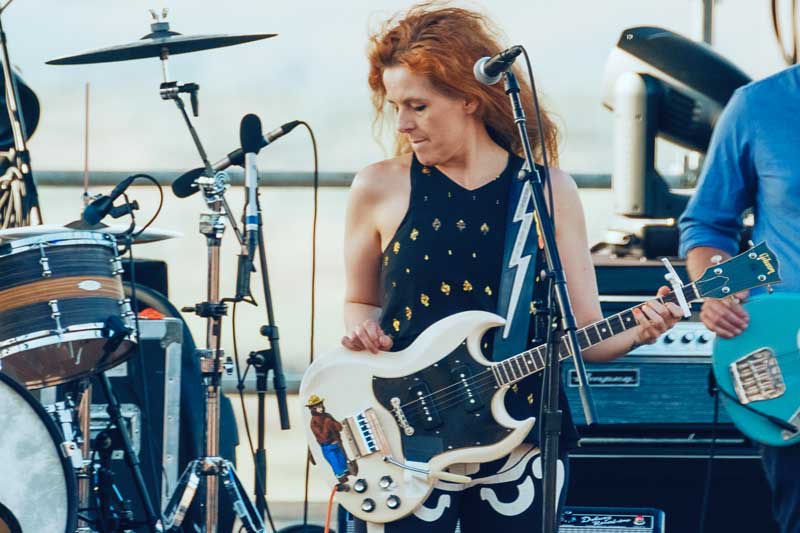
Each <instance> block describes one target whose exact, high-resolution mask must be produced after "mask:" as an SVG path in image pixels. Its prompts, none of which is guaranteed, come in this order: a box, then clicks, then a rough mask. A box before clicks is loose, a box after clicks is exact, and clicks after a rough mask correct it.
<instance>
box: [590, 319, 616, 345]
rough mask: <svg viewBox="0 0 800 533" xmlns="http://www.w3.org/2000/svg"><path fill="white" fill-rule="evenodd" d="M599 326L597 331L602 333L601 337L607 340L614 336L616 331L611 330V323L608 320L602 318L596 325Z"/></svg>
mask: <svg viewBox="0 0 800 533" xmlns="http://www.w3.org/2000/svg"><path fill="white" fill-rule="evenodd" d="M594 327H595V328H597V332H598V333H599V334H600V339H602V340H606V339H610V338H611V337H613V336H614V333H613V332H612V331H611V324H609V323H608V321H607V320H601V321H600V322H598V323H597V324H595V326H594Z"/></svg>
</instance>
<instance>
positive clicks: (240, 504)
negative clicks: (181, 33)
mask: <svg viewBox="0 0 800 533" xmlns="http://www.w3.org/2000/svg"><path fill="white" fill-rule="evenodd" d="M168 56H169V52H168V51H167V50H166V49H164V50H163V51H162V54H161V62H162V71H163V74H164V82H163V83H162V84H161V87H160V94H161V98H162V99H164V100H172V101H173V102H175V105H176V106H177V107H178V110H179V111H180V112H181V115H182V116H183V119H184V121H185V122H186V125H187V127H188V128H189V132H190V134H191V135H192V139H193V141H194V143H195V146H196V147H197V151H198V153H199V154H200V158H201V159H202V161H203V166H204V168H205V175H204V176H202V177H200V178H198V179H197V183H198V186H199V187H200V189H201V190H202V192H203V196H204V198H205V201H206V205H207V207H208V209H209V211H208V212H206V213H203V214H201V216H200V224H199V225H200V233H201V234H203V235H205V237H206V246H207V248H208V283H207V300H206V301H205V302H201V303H199V304H197V305H195V306H194V307H190V308H185V309H183V310H184V311H191V312H194V313H195V314H197V315H198V316H200V317H203V318H205V319H206V320H207V327H206V348H205V349H201V350H197V354H198V355H199V356H200V372H201V375H202V376H203V385H204V391H205V405H206V417H205V432H204V439H205V455H204V456H203V457H200V458H197V459H194V460H193V461H191V462H190V463H189V464H188V465H187V467H186V469H185V470H184V473H183V474H182V475H181V479H180V481H179V483H178V487H177V488H176V490H175V492H174V493H173V496H172V498H171V499H170V503H169V505H168V506H167V509H166V511H165V518H164V523H163V524H162V526H164V528H165V530H169V529H171V528H173V527H178V526H180V525H181V524H182V522H183V520H184V518H185V515H186V512H187V511H188V509H189V506H190V505H191V502H192V500H193V499H194V495H195V492H196V490H197V488H198V486H199V485H200V484H201V482H202V484H203V485H204V487H203V488H204V490H205V498H204V502H203V503H202V505H201V511H202V512H201V516H202V517H203V529H202V531H203V532H204V533H216V531H217V524H218V522H219V513H218V505H219V485H218V478H220V479H221V480H222V483H223V486H224V488H225V489H226V491H227V492H228V495H229V497H230V498H231V504H232V507H233V510H234V511H235V513H236V514H237V516H238V517H239V518H240V520H241V521H242V525H243V526H244V527H245V528H246V529H247V531H249V532H251V533H260V532H263V531H264V524H263V521H262V520H261V519H260V517H259V516H258V514H257V513H256V512H255V509H254V508H253V505H252V504H251V503H250V501H249V500H248V499H247V498H246V496H244V490H242V485H241V482H240V481H239V479H238V476H237V475H236V470H235V468H234V466H233V464H232V463H231V462H230V461H228V460H226V459H223V458H221V457H219V411H220V381H221V378H222V370H223V366H224V367H225V368H231V367H232V364H231V363H230V361H228V360H226V362H225V363H224V365H223V363H222V360H223V357H224V351H223V350H222V349H221V347H220V346H221V334H222V317H223V316H225V315H226V314H227V305H226V304H225V303H224V302H223V301H221V299H220V295H219V272H220V245H221V243H222V235H223V232H224V231H225V222H224V219H225V218H227V219H228V221H229V222H230V224H231V227H232V228H233V229H234V233H235V234H236V237H237V239H238V240H239V242H240V243H242V236H241V233H240V232H239V229H238V228H237V226H236V223H235V219H234V218H233V217H232V216H231V210H230V208H229V206H228V203H227V201H226V200H225V189H226V188H227V175H226V174H225V173H224V172H220V173H216V174H215V173H214V171H213V168H212V167H211V164H210V163H209V161H208V157H207V156H206V152H205V150H204V149H203V146H202V143H201V142H200V138H199V136H198V135H197V131H196V130H195V129H194V126H193V125H192V122H191V119H190V118H189V115H188V114H187V113H186V108H185V106H184V104H183V100H181V94H185V93H188V94H189V95H190V98H191V101H192V108H193V112H194V114H195V116H196V115H197V105H198V103H197V92H198V90H199V86H198V85H197V84H194V83H187V84H184V85H179V84H178V83H177V82H173V81H169V80H168V79H167V76H168V74H167V61H168Z"/></svg>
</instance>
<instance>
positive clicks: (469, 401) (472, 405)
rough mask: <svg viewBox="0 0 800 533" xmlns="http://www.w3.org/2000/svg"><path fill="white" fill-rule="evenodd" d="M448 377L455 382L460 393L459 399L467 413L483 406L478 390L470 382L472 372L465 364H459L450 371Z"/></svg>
mask: <svg viewBox="0 0 800 533" xmlns="http://www.w3.org/2000/svg"><path fill="white" fill-rule="evenodd" d="M450 377H451V378H452V380H453V383H454V384H457V386H458V388H459V392H460V393H461V401H462V403H463V404H464V409H465V410H466V411H467V412H468V413H472V412H475V411H479V410H480V409H481V408H482V407H483V400H482V399H481V395H480V392H478V389H477V387H475V384H474V383H470V378H471V377H472V373H471V372H470V370H469V367H468V366H466V365H459V366H457V367H454V368H453V369H452V370H451V371H450Z"/></svg>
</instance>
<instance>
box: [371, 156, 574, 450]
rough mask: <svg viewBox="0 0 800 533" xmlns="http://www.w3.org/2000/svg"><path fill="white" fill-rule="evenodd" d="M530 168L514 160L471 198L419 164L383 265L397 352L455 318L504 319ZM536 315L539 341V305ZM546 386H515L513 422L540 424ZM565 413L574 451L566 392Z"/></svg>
mask: <svg viewBox="0 0 800 533" xmlns="http://www.w3.org/2000/svg"><path fill="white" fill-rule="evenodd" d="M522 164H523V160H522V159H521V158H519V157H517V156H516V155H513V154H509V158H508V164H507V165H506V168H505V170H503V172H502V173H501V174H500V175H499V176H497V177H496V178H495V179H494V180H492V181H490V182H489V183H487V184H485V185H483V186H482V187H479V188H477V189H474V190H469V189H465V188H464V187H462V186H460V185H459V184H457V183H456V182H454V181H453V180H451V179H450V178H448V177H447V176H446V175H445V174H444V173H442V172H440V171H439V170H438V169H437V168H436V167H427V166H423V165H422V164H421V163H420V162H419V161H418V160H417V158H416V156H415V155H414V156H412V161H411V195H410V198H409V206H408V211H407V212H406V214H405V217H404V218H403V220H402V222H401V223H400V226H399V227H398V229H397V232H396V233H395V235H394V237H393V238H392V240H391V241H390V242H389V244H388V246H387V248H386V249H385V250H384V251H383V254H382V257H381V286H382V301H381V308H382V313H381V319H380V325H381V328H382V329H383V331H385V332H386V333H387V334H388V335H390V336H391V337H392V339H393V342H394V344H393V347H392V350H393V351H398V350H402V349H404V348H406V347H408V346H409V345H410V344H411V343H412V342H413V341H414V340H415V339H416V338H417V336H418V335H419V334H420V333H422V332H423V331H424V330H425V329H427V328H428V327H429V326H430V325H432V324H433V323H434V322H437V321H438V320H441V319H443V318H445V317H447V316H449V315H452V314H455V313H458V312H461V311H467V310H482V311H489V312H492V313H496V312H497V292H498V290H499V285H500V276H501V271H502V262H503V248H504V243H505V233H506V232H505V230H506V217H507V210H508V196H509V192H510V187H511V180H512V179H513V178H514V177H515V176H516V175H517V173H518V172H519V170H520V169H521V168H522ZM531 238H535V237H534V236H532V237H531ZM531 270H532V271H533V270H534V269H531ZM519 305H524V304H522V303H520V304H519ZM530 309H531V317H532V324H531V330H530V335H531V336H532V335H533V316H534V315H533V305H532V304H531V305H530ZM491 331H493V330H490V334H487V335H485V337H484V339H483V341H481V344H482V347H483V352H484V355H486V356H487V357H491V353H492V339H491V337H492V335H491ZM541 383H542V373H538V374H535V375H533V376H529V377H528V378H526V379H523V380H522V381H520V382H518V383H517V384H515V385H514V386H512V389H511V391H509V392H508V394H506V408H507V409H508V412H509V414H510V415H511V416H512V417H514V418H517V419H522V418H527V417H529V416H531V414H533V416H536V417H537V418H538V417H539V405H540V402H539V396H540V395H541ZM560 405H561V409H562V410H563V411H564V417H563V420H564V424H563V425H562V439H563V443H564V444H565V445H567V446H571V445H573V444H574V443H575V442H576V441H577V433H576V431H575V427H574V425H573V423H572V417H571V416H570V412H569V406H568V404H567V400H566V397H565V396H564V394H563V391H562V393H561V400H560ZM539 427H540V424H538V423H537V424H536V425H535V426H534V429H533V431H532V434H531V435H529V437H528V440H529V441H530V442H534V443H536V442H538V441H539Z"/></svg>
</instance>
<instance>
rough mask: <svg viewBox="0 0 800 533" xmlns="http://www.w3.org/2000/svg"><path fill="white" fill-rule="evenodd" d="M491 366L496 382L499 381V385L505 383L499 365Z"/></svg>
mask: <svg viewBox="0 0 800 533" xmlns="http://www.w3.org/2000/svg"><path fill="white" fill-rule="evenodd" d="M489 368H490V369H491V371H492V375H493V376H494V381H495V383H497V384H498V385H502V384H503V382H502V380H501V379H500V374H499V373H498V372H497V365H492V366H490V367H489Z"/></svg>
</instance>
